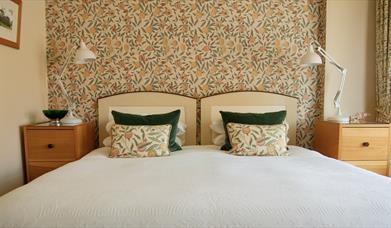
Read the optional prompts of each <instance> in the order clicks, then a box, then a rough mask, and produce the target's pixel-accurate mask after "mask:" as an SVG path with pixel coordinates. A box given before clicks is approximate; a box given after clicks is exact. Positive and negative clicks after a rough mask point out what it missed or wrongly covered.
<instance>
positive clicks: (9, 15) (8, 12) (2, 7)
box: [0, 0, 22, 49]
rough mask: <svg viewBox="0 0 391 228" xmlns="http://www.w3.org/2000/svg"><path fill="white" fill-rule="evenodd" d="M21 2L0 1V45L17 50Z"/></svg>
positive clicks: (20, 0) (18, 46) (12, 0)
mask: <svg viewBox="0 0 391 228" xmlns="http://www.w3.org/2000/svg"><path fill="white" fill-rule="evenodd" d="M21 19H22V0H1V1H0V44H3V45H6V46H9V47H12V48H16V49H19V48H20V27H21Z"/></svg>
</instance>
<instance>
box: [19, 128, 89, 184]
mask: <svg viewBox="0 0 391 228" xmlns="http://www.w3.org/2000/svg"><path fill="white" fill-rule="evenodd" d="M23 134H24V153H25V154H24V155H25V165H26V176H27V182H30V181H32V180H33V179H35V178H37V177H39V176H41V175H42V174H45V173H47V172H49V171H51V170H54V169H56V168H58V167H60V166H63V165H65V164H67V163H69V162H72V161H75V160H78V159H79V158H81V157H83V156H84V155H85V154H87V153H88V152H90V151H91V150H92V149H93V148H94V135H93V132H92V127H91V125H90V124H87V123H82V124H79V125H74V126H49V124H47V123H45V124H37V125H29V126H25V127H24V128H23Z"/></svg>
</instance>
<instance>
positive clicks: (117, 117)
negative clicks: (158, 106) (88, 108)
mask: <svg viewBox="0 0 391 228" xmlns="http://www.w3.org/2000/svg"><path fill="white" fill-rule="evenodd" d="M111 114H113V117H114V122H115V123H116V124H121V125H163V124H171V126H172V128H171V132H170V141H169V145H168V148H169V149H170V151H171V152H172V151H177V150H182V148H181V147H180V146H179V145H178V144H177V143H176V142H175V137H176V133H177V127H178V121H179V116H180V115H181V110H179V109H178V110H175V111H173V112H169V113H164V114H154V115H146V116H143V115H135V114H128V113H121V112H117V111H111Z"/></svg>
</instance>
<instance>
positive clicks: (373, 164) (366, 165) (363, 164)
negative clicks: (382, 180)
mask: <svg viewBox="0 0 391 228" xmlns="http://www.w3.org/2000/svg"><path fill="white" fill-rule="evenodd" d="M346 162H347V163H350V164H352V165H354V166H357V167H360V168H363V169H366V170H369V171H372V172H375V173H378V174H380V175H385V176H388V173H387V171H388V164H387V161H346Z"/></svg>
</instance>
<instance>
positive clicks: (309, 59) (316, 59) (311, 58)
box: [301, 45, 349, 123]
mask: <svg viewBox="0 0 391 228" xmlns="http://www.w3.org/2000/svg"><path fill="white" fill-rule="evenodd" d="M316 51H317V52H318V53H319V54H320V55H322V56H323V57H324V58H325V59H326V60H327V61H328V62H329V63H330V64H331V65H333V66H335V67H336V68H337V69H338V71H339V72H340V73H341V84H340V85H339V89H338V91H337V94H336V95H335V97H334V107H335V108H336V109H337V112H336V114H335V115H334V116H333V117H330V118H329V119H328V120H329V121H333V122H338V123H349V117H345V116H343V115H342V111H341V96H342V91H343V87H344V84H345V78H346V74H347V72H348V71H347V70H346V69H345V68H343V67H342V66H341V65H340V64H338V63H337V62H336V61H335V60H334V59H333V58H332V57H331V56H330V55H329V54H328V53H327V52H326V51H325V50H324V49H323V48H322V47H321V46H320V45H317V48H316ZM322 63H323V62H322V59H321V57H320V56H319V55H318V54H317V53H316V52H315V50H314V47H313V46H312V45H311V46H310V47H309V48H308V51H307V53H306V54H305V55H304V56H303V58H302V59H301V65H302V66H307V67H308V66H317V65H320V64H322Z"/></svg>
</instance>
